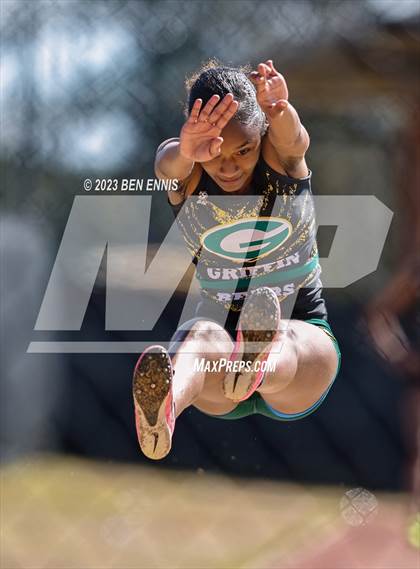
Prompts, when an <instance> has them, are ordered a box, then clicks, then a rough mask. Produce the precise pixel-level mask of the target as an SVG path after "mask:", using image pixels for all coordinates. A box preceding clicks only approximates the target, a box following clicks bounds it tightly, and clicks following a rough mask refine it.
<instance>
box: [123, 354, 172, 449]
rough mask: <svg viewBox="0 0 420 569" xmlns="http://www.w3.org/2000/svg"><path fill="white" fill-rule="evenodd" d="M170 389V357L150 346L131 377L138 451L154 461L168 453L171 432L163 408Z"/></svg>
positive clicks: (164, 408)
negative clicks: (139, 449)
mask: <svg viewBox="0 0 420 569" xmlns="http://www.w3.org/2000/svg"><path fill="white" fill-rule="evenodd" d="M171 387H172V364H171V360H170V357H169V354H168V353H167V352H166V350H165V349H164V348H161V347H160V346H152V347H151V348H149V349H148V350H147V351H146V352H145V353H144V354H143V355H142V356H141V357H140V359H139V361H138V362H137V365H136V367H135V369H134V374H133V397H134V405H135V409H136V427H137V435H138V440H139V444H140V448H141V450H142V451H143V453H144V454H145V455H146V456H147V457H148V458H151V459H153V460H159V459H161V458H163V457H165V456H166V455H167V454H168V453H169V451H170V450H171V444H172V432H171V430H170V428H169V425H168V422H167V420H166V412H165V411H166V405H167V402H168V396H170V392H171Z"/></svg>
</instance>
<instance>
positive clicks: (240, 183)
mask: <svg viewBox="0 0 420 569" xmlns="http://www.w3.org/2000/svg"><path fill="white" fill-rule="evenodd" d="M221 136H222V137H223V143H222V146H221V151H220V154H219V156H217V157H216V158H213V160H209V161H208V162H202V164H201V165H202V167H203V169H204V170H205V171H206V172H207V174H208V175H209V176H210V177H211V178H212V179H213V180H214V181H215V182H216V184H217V185H218V186H220V187H221V188H222V190H223V191H224V192H228V193H231V192H240V191H241V190H242V189H245V188H246V186H247V184H248V182H249V181H250V179H251V176H252V172H253V170H254V168H255V165H256V163H257V161H258V157H259V154H260V145H261V135H260V131H259V129H258V128H257V127H247V126H245V125H243V124H240V123H238V122H237V121H234V120H231V121H229V123H228V124H227V125H226V126H225V128H224V129H223V130H222V133H221Z"/></svg>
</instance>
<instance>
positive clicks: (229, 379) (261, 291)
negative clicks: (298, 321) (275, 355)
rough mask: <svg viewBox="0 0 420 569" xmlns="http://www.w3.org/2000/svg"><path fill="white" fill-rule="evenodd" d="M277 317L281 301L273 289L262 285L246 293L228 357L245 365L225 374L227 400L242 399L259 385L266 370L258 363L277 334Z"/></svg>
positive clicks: (278, 331)
mask: <svg viewBox="0 0 420 569" xmlns="http://www.w3.org/2000/svg"><path fill="white" fill-rule="evenodd" d="M280 320H281V310H280V303H279V300H278V298H277V296H276V294H275V293H274V291H273V290H271V289H270V288H268V287H261V288H258V289H256V290H254V291H252V292H250V293H249V294H248V297H247V299H246V301H245V303H244V305H243V307H242V310H241V315H240V318H239V326H238V332H237V336H236V343H235V346H234V348H233V352H232V355H231V357H230V361H232V362H237V361H242V362H244V364H245V367H243V368H242V370H241V371H232V372H229V373H227V374H226V376H225V378H224V380H223V391H224V394H225V396H226V397H227V398H228V399H231V400H232V401H236V402H238V403H239V402H240V401H245V399H248V398H249V397H250V396H251V395H252V394H253V393H254V391H256V390H257V389H258V388H259V387H260V385H261V384H262V382H263V380H264V375H265V371H264V370H261V366H262V364H263V362H265V361H266V360H267V359H268V356H269V355H270V350H271V348H272V345H273V342H274V341H275V340H276V339H277V338H278V336H279V334H280V330H279V328H280ZM263 367H264V366H263Z"/></svg>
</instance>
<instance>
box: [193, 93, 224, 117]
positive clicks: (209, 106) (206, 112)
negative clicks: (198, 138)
mask: <svg viewBox="0 0 420 569" xmlns="http://www.w3.org/2000/svg"><path fill="white" fill-rule="evenodd" d="M219 100H220V97H219V95H212V96H211V97H210V99H209V100H208V101H207V103H206V104H205V105H204V108H203V110H202V111H201V113H200V115H199V117H198V120H199V121H200V122H211V121H210V120H209V116H210V114H211V112H212V110H213V109H214V107H215V106H216V105H217V103H218V102H219Z"/></svg>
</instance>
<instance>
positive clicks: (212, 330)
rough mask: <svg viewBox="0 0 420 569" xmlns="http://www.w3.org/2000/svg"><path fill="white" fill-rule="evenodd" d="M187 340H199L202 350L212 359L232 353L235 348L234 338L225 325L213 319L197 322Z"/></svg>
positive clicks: (203, 353) (205, 355) (204, 354)
mask: <svg viewBox="0 0 420 569" xmlns="http://www.w3.org/2000/svg"><path fill="white" fill-rule="evenodd" d="M187 340H189V341H194V342H199V343H200V347H201V349H200V352H201V353H202V355H203V356H204V357H207V358H208V359H210V360H214V359H217V358H218V357H220V355H221V354H225V353H230V352H231V351H232V348H233V342H232V339H231V337H230V336H229V334H228V333H227V332H226V330H225V329H224V328H223V326H221V325H220V324H218V323H217V322H212V321H211V320H200V321H198V322H196V323H195V324H194V325H193V326H192V328H191V330H190V331H189V333H188V336H187Z"/></svg>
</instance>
